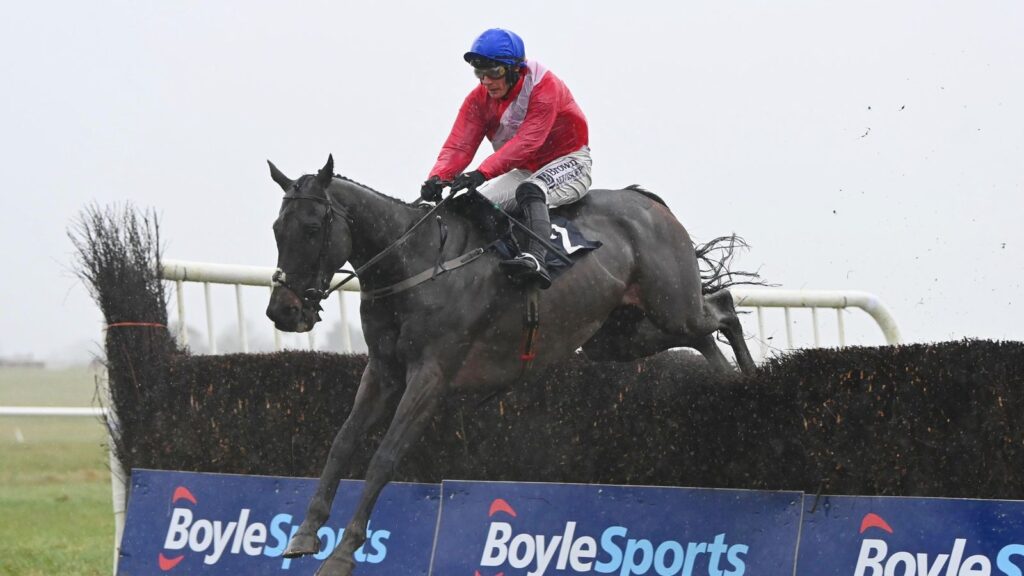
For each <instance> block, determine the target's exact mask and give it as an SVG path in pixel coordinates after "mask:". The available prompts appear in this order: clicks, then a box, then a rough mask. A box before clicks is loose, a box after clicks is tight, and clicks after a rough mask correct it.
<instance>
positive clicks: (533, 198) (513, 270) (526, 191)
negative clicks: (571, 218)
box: [500, 182, 551, 288]
mask: <svg viewBox="0 0 1024 576" xmlns="http://www.w3.org/2000/svg"><path fill="white" fill-rule="evenodd" d="M516 202H517V203H518V204H519V208H520V209H522V211H523V216H524V218H525V220H526V226H527V227H528V228H529V229H530V230H531V231H532V232H533V233H534V234H536V235H537V236H540V237H541V238H545V239H548V238H551V217H550V216H549V215H548V204H547V197H546V195H545V194H544V191H543V190H541V189H540V187H539V186H537V185H536V184H533V183H531V182H523V183H522V184H520V185H519V187H518V188H516ZM526 246H527V248H526V250H525V251H524V252H523V253H522V254H519V255H518V256H516V257H515V258H513V259H511V260H505V261H503V262H502V263H501V264H500V266H501V268H502V270H505V271H506V272H507V273H510V274H512V275H514V276H515V277H516V278H518V279H520V280H522V281H524V282H536V283H537V284H538V285H539V286H540V287H541V288H547V287H548V286H551V276H550V275H549V274H548V271H547V268H545V267H544V257H545V256H546V255H547V249H546V248H545V247H544V244H542V243H540V242H538V241H537V240H536V239H534V238H530V239H529V240H528V241H527V243H526Z"/></svg>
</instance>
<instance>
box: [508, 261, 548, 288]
mask: <svg viewBox="0 0 1024 576" xmlns="http://www.w3.org/2000/svg"><path fill="white" fill-rule="evenodd" d="M498 266H499V267H500V268H501V269H502V270H504V271H505V272H506V273H508V274H511V275H512V276H513V278H514V279H515V280H518V281H521V282H530V281H535V282H537V284H538V285H539V286H540V288H541V289H546V288H548V287H549V286H551V276H550V275H549V274H548V271H547V270H546V269H545V268H544V265H543V264H541V263H540V261H539V260H538V259H537V257H536V256H534V255H533V254H530V253H529V252H523V253H522V254H520V255H518V256H516V257H515V258H512V259H511V260H502V261H501V262H500V263H499V264H498Z"/></svg>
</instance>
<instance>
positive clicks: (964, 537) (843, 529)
mask: <svg viewBox="0 0 1024 576" xmlns="http://www.w3.org/2000/svg"><path fill="white" fill-rule="evenodd" d="M796 573H797V576H996V575H998V576H1022V574H1024V502H1019V501H1006V500H960V499H950V498H895V497H866V496H822V497H814V496H806V497H805V503H804V524H803V531H802V536H801V539H800V554H799V559H798V560H797V572H796Z"/></svg>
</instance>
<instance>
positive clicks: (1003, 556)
mask: <svg viewBox="0 0 1024 576" xmlns="http://www.w3.org/2000/svg"><path fill="white" fill-rule="evenodd" d="M315 486H316V481H315V480H312V479H297V478H272V477H259V476H235V475H225V474H195V473H184V472H160V471H152V470H134V471H133V473H132V490H131V497H130V500H129V505H128V515H127V524H126V527H125V533H124V538H123V540H122V546H121V553H120V561H119V565H118V574H121V575H126V576H127V575H132V576H138V575H145V574H156V575H164V574H170V575H173V574H180V575H188V574H200V575H207V574H209V575H212V574H218V575H221V574H222V575H237V574H246V575H249V574H252V575H261V574H294V575H308V574H313V573H314V572H315V571H316V569H317V567H318V566H319V564H320V563H321V561H322V560H323V559H325V558H326V557H327V555H328V554H330V553H331V552H332V551H333V550H334V548H335V546H337V544H338V542H339V541H340V538H341V535H342V534H343V531H344V525H345V524H346V523H347V522H348V521H349V519H350V517H351V514H352V511H353V510H354V508H355V504H356V502H357V500H358V498H359V495H360V493H361V491H362V487H363V486H362V482H358V481H348V480H346V481H342V483H341V486H340V487H339V489H338V497H337V498H336V500H335V504H334V508H333V510H332V512H331V518H330V520H329V521H328V523H327V525H325V526H324V527H323V528H322V529H321V530H320V532H319V536H320V543H321V549H320V552H319V553H318V554H317V555H316V556H312V557H306V558H300V559H295V560H289V559H286V558H283V557H282V553H283V551H284V548H285V546H286V545H287V543H288V539H289V538H290V537H291V535H292V534H293V533H294V531H295V530H296V529H297V528H298V525H299V523H300V522H301V521H302V518H303V517H304V515H305V507H306V504H307V503H308V500H309V498H310V496H311V495H312V493H313V490H314V489H315ZM439 506H440V509H439ZM798 539H799V545H797V541H798ZM356 562H357V574H360V575H361V576H372V575H384V574H388V575H392V576H394V575H401V576H405V575H418V574H419V575H425V574H431V575H435V576H544V575H545V574H547V575H557V576H562V575H569V574H615V575H618V576H631V575H658V576H742V575H757V576H761V575H766V576H772V575H785V576H791V575H794V574H795V575H796V576H1024V502H1020V501H1002V500H961V499H942V498H894V497H860V496H803V495H802V493H798V492H759V491H747V490H717V489H694V488H660V487H634V486H602V485H571V484H570V485H566V484H537V483H504V482H451V481H446V482H444V483H443V485H441V486H439V485H430V484H402V483H392V484H389V485H388V486H387V487H385V489H384V491H383V493H382V495H381V497H380V499H379V500H378V502H377V506H376V508H375V509H374V512H373V515H372V516H371V521H370V526H369V531H368V534H367V540H366V543H365V544H364V545H363V546H362V547H361V548H360V549H359V550H358V551H357V552H356Z"/></svg>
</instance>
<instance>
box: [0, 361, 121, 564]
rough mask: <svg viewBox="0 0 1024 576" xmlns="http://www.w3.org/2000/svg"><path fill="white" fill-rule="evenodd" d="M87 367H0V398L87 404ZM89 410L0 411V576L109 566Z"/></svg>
mask: <svg viewBox="0 0 1024 576" xmlns="http://www.w3.org/2000/svg"><path fill="white" fill-rule="evenodd" d="M95 389H96V384H95V375H94V372H93V371H91V370H89V369H87V368H75V369H66V370H42V369H28V368H24V369H23V368H0V406H95V405H96V403H95V401H94V393H95ZM105 442H106V429H105V428H104V427H103V424H102V423H101V422H100V421H99V420H98V419H97V418H88V417H48V418H39V417H10V416H0V518H2V521H0V576H8V575H11V576H14V575H17V576H36V575H40V576H42V575H46V576H52V575H58V574H59V575H94V574H97V575H98V574H102V575H104V576H106V575H109V574H111V572H112V569H113V543H114V518H113V513H112V506H111V494H110V469H109V464H108V456H107V451H106V447H105Z"/></svg>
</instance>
